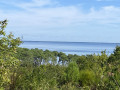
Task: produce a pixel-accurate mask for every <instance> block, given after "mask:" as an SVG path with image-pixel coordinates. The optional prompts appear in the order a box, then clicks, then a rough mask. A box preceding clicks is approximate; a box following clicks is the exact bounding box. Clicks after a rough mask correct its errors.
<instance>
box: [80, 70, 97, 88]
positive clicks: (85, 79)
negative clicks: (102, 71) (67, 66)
mask: <svg viewBox="0 0 120 90" xmlns="http://www.w3.org/2000/svg"><path fill="white" fill-rule="evenodd" d="M79 78H80V83H81V85H82V86H83V87H85V86H91V85H94V84H95V79H96V76H95V73H94V72H93V71H91V70H87V69H86V70H81V71H80V75H79Z"/></svg>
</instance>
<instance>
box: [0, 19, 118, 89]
mask: <svg viewBox="0 0 120 90" xmlns="http://www.w3.org/2000/svg"><path fill="white" fill-rule="evenodd" d="M6 25H7V21H6V20H5V21H0V90H119V89H120V47H119V46H117V47H116V48H115V50H114V52H113V53H112V54H111V55H109V56H108V55H107V54H106V52H105V51H102V52H101V54H91V55H81V56H79V55H76V54H74V55H72V54H68V55H66V54H65V53H63V52H57V51H49V50H45V51H43V50H41V49H37V48H35V49H28V48H20V47H18V46H19V45H20V44H21V43H22V42H21V40H20V38H14V36H13V35H12V34H11V33H10V34H9V35H6V33H5V30H4V28H5V27H6Z"/></svg>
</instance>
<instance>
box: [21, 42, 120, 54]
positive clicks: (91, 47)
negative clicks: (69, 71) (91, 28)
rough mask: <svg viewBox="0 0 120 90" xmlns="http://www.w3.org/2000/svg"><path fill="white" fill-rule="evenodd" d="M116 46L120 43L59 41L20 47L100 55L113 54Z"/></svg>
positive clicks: (29, 43)
mask: <svg viewBox="0 0 120 90" xmlns="http://www.w3.org/2000/svg"><path fill="white" fill-rule="evenodd" d="M116 46H120V43H98V42H57V41H23V43H22V44H21V45H20V47H23V48H29V49H32V48H39V49H43V50H46V49H48V50H50V51H58V52H64V53H66V54H77V55H87V54H100V53H101V51H104V50H106V54H108V55H110V54H111V53H113V51H114V49H115V47H116Z"/></svg>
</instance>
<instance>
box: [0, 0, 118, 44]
mask: <svg viewBox="0 0 120 90" xmlns="http://www.w3.org/2000/svg"><path fill="white" fill-rule="evenodd" d="M5 19H7V20H8V25H7V28H6V32H7V33H9V32H12V33H13V34H14V35H15V37H20V38H21V39H22V40H23V41H68V42H112V43H120V0H0V21H2V20H5Z"/></svg>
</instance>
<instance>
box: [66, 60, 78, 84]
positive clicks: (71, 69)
mask: <svg viewBox="0 0 120 90" xmlns="http://www.w3.org/2000/svg"><path fill="white" fill-rule="evenodd" d="M66 80H67V82H72V83H74V82H78V80H79V67H78V65H77V64H76V62H71V63H69V65H68V67H67V69H66Z"/></svg>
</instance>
